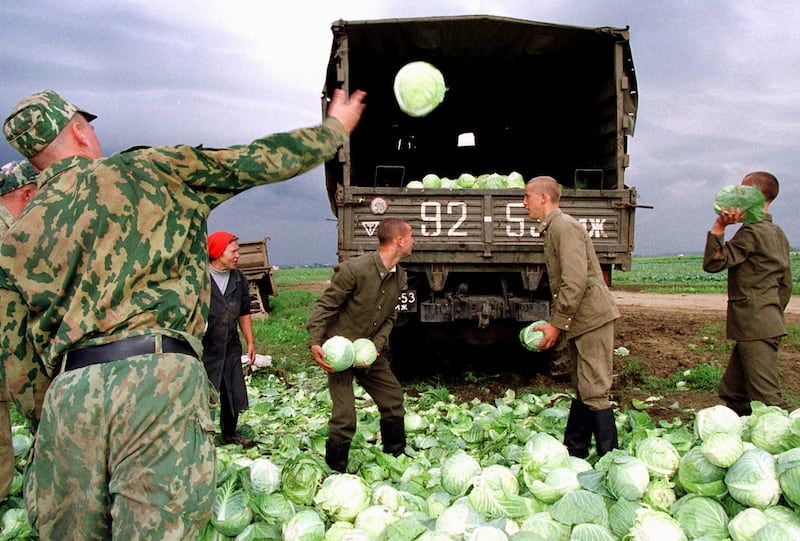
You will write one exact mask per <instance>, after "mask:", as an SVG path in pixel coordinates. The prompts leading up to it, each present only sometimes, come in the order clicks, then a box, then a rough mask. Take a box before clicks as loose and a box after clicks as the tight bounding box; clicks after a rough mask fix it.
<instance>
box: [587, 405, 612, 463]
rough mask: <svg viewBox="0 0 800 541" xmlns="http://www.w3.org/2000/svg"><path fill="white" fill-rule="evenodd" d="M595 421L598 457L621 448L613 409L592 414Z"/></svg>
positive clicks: (595, 440)
mask: <svg viewBox="0 0 800 541" xmlns="http://www.w3.org/2000/svg"><path fill="white" fill-rule="evenodd" d="M591 415H592V418H593V419H594V442H595V444H596V445H597V456H603V455H604V454H606V453H607V452H609V451H611V450H612V449H616V448H617V447H619V442H618V441H617V423H616V422H615V421H614V410H613V409H612V408H608V409H604V410H597V411H592V412H591Z"/></svg>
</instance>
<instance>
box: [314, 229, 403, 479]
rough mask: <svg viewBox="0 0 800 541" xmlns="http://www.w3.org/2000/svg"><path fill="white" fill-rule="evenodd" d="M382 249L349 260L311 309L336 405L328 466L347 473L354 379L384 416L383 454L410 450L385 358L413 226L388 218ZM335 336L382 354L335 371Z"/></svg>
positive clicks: (398, 392) (398, 393)
mask: <svg viewBox="0 0 800 541" xmlns="http://www.w3.org/2000/svg"><path fill="white" fill-rule="evenodd" d="M377 234H378V242H379V246H378V249H377V250H376V251H374V252H371V253H367V254H364V255H360V256H357V257H353V258H351V259H347V260H345V261H343V262H341V263H340V264H338V265H336V266H335V267H334V268H333V276H332V277H331V283H330V285H329V286H328V288H327V289H326V290H325V291H323V293H322V295H321V296H320V298H319V299H318V300H317V302H316V303H315V304H314V306H313V308H312V309H311V315H310V316H309V318H308V321H307V323H306V328H307V329H308V334H309V340H308V343H309V346H310V347H311V353H312V355H313V356H314V360H315V361H316V363H317V364H318V365H320V366H321V367H322V369H323V370H325V371H326V372H327V373H328V389H329V391H330V395H331V401H332V403H333V406H332V411H331V418H330V420H329V421H328V440H327V442H326V445H325V461H326V462H327V464H328V466H330V468H331V469H332V470H335V471H339V472H345V471H347V459H348V456H349V453H350V443H351V442H352V440H353V436H354V435H355V433H356V406H355V395H354V393H353V378H354V377H355V379H356V381H357V382H358V383H359V384H360V385H361V386H362V387H363V388H364V390H365V391H367V392H368V393H369V395H370V396H371V397H372V398H373V400H375V404H376V405H377V407H378V411H379V412H380V416H381V418H380V425H381V438H382V440H383V450H384V451H385V452H387V453H391V454H393V455H395V456H398V455H400V454H402V453H403V451H404V450H405V447H406V433H405V425H404V416H405V409H404V408H403V389H402V387H401V386H400V383H399V382H398V381H397V378H396V377H395V375H394V373H393V372H392V369H391V366H390V365H389V361H388V360H387V359H386V356H387V355H386V353H387V347H388V343H389V334H390V333H391V332H392V327H394V322H395V321H396V320H397V311H396V310H395V308H396V306H397V300H398V297H399V295H400V292H401V291H403V290H404V289H406V273H405V271H404V270H403V269H402V268H400V266H399V265H398V263H399V262H400V260H401V259H403V258H404V257H408V256H409V255H411V251H412V249H413V247H414V237H413V234H412V230H411V226H410V225H409V224H408V222H406V221H404V220H400V219H398V218H386V219H384V220H383V221H382V222H381V223H380V225H379V226H378V232H377ZM332 336H344V337H345V338H349V339H350V340H355V339H357V338H369V339H370V340H372V341H373V343H374V344H375V349H376V350H377V351H378V352H379V355H378V358H377V359H376V360H375V362H374V363H372V365H370V366H369V367H367V368H355V367H353V368H348V369H347V370H344V371H342V372H335V371H334V370H333V368H331V365H330V364H328V362H327V361H326V360H325V353H324V352H323V351H322V344H323V343H324V342H325V340H327V339H328V338H330V337H332Z"/></svg>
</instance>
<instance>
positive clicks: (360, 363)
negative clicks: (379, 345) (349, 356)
mask: <svg viewBox="0 0 800 541" xmlns="http://www.w3.org/2000/svg"><path fill="white" fill-rule="evenodd" d="M353 353H354V357H353V366H355V367H357V368H364V367H367V366H369V365H371V364H372V363H374V362H375V359H377V358H378V350H376V349H375V343H374V342H373V341H372V340H370V339H369V338H356V339H355V340H353Z"/></svg>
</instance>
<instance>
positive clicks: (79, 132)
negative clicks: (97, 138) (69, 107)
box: [70, 122, 89, 146]
mask: <svg viewBox="0 0 800 541" xmlns="http://www.w3.org/2000/svg"><path fill="white" fill-rule="evenodd" d="M70 130H71V132H72V136H73V137H74V138H75V140H76V141H77V142H78V143H80V144H81V145H82V146H87V145H88V144H89V141H88V140H87V139H86V133H84V130H83V126H81V123H80V122H72V125H71V126H70Z"/></svg>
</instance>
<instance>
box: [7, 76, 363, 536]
mask: <svg viewBox="0 0 800 541" xmlns="http://www.w3.org/2000/svg"><path fill="white" fill-rule="evenodd" d="M363 98H364V93H363V92H355V93H353V94H352V95H351V96H350V99H349V101H348V100H346V97H345V95H344V94H343V92H342V91H337V92H336V93H335V94H334V95H333V97H332V100H331V102H330V104H329V108H328V113H329V117H328V118H327V119H326V120H325V122H324V123H323V124H322V125H320V126H317V127H313V128H305V129H297V130H294V131H290V132H287V133H281V134H275V135H268V136H265V137H263V138H260V139H256V140H255V141H253V142H252V143H250V144H246V145H237V146H233V147H230V148H225V149H218V150H214V149H205V148H201V147H191V146H175V147H154V148H142V147H139V148H136V149H132V150H130V151H126V152H121V153H117V154H113V155H111V156H109V157H107V158H103V157H102V151H101V148H100V143H99V141H98V139H97V137H96V136H95V133H94V129H93V127H92V125H91V124H90V123H89V122H90V121H91V120H93V119H94V118H95V116H94V115H92V114H90V113H87V112H85V111H82V110H80V109H78V108H77V107H76V106H74V105H73V104H72V103H70V102H68V101H67V100H65V99H64V98H62V97H61V96H59V95H58V94H57V93H56V92H53V91H52V90H45V91H42V92H39V93H37V94H34V95H32V96H29V97H27V98H25V99H24V100H22V101H21V102H20V103H19V104H17V106H16V107H15V108H14V109H13V111H12V112H11V114H10V115H9V116H8V118H6V120H5V123H4V125H3V132H4V135H5V137H6V139H7V140H8V142H9V143H10V144H11V145H12V146H14V147H15V148H16V149H18V150H19V151H20V152H21V153H22V154H23V155H24V156H26V157H28V159H29V160H30V162H31V163H32V164H33V165H34V166H35V167H36V168H37V169H39V170H40V173H39V177H38V184H39V190H40V191H39V194H38V195H37V197H36V198H35V200H34V201H33V202H32V204H31V205H30V206H29V207H28V210H27V211H26V212H25V214H23V216H21V217H20V219H19V221H18V222H17V225H16V226H15V227H14V228H13V229H12V230H11V231H10V232H9V233H8V234H7V235H6V238H5V240H4V241H3V243H2V245H0V306H3V310H4V318H3V324H2V327H0V346H1V347H2V351H4V352H6V353H7V355H6V358H5V359H4V363H3V364H4V365H5V370H6V374H7V375H8V373H9V371H10V372H12V373H13V374H14V375H16V376H20V375H23V374H25V375H28V377H29V382H28V384H18V385H14V386H13V388H12V386H11V385H10V387H9V390H10V391H11V393H12V399H13V400H15V402H17V403H19V404H21V405H22V406H24V407H23V408H21V410H23V411H24V412H25V413H26V414H27V415H29V416H31V415H32V416H35V415H36V409H35V408H36V406H38V404H37V402H38V400H39V399H40V396H39V395H40V393H39V391H40V385H39V383H40V381H39V379H40V376H39V371H40V369H41V367H44V371H45V375H46V377H48V378H52V381H51V382H50V384H49V388H48V389H47V393H46V395H45V396H44V404H43V406H42V413H41V421H40V423H39V428H38V432H37V437H36V443H35V446H34V460H33V464H32V467H31V472H30V475H29V476H28V479H27V480H26V486H25V498H26V506H27V508H28V514H29V519H30V520H31V523H32V525H33V526H34V527H36V528H38V530H39V533H40V535H41V536H42V538H44V539H59V540H65V539H76V540H78V539H80V540H84V539H109V538H118V539H165V538H169V539H196V538H197V537H198V535H199V532H200V530H201V528H202V527H203V526H204V524H205V523H206V522H207V521H208V519H209V518H210V515H211V512H212V509H213V503H214V491H215V450H214V445H213V441H212V438H211V433H212V431H213V427H212V424H211V419H210V415H209V410H208V399H209V395H208V392H209V389H208V387H209V384H208V379H207V377H206V373H205V369H204V368H203V364H202V363H201V362H200V361H199V360H198V359H199V358H200V357H201V355H202V345H201V338H200V337H201V336H202V333H203V331H204V328H205V324H206V319H207V315H208V304H209V296H210V293H209V292H210V283H209V272H208V256H207V253H206V218H207V217H208V214H209V212H210V211H211V209H212V208H214V207H215V206H217V205H219V204H220V203H222V202H223V201H225V200H227V199H229V198H231V197H233V196H234V195H235V194H237V193H239V192H241V191H243V190H246V189H247V188H250V187H253V186H256V185H260V184H267V183H270V182H277V181H280V180H284V179H287V178H290V177H293V176H295V175H297V174H300V173H302V172H304V171H307V170H309V169H310V168H312V167H314V166H316V165H317V164H319V163H321V162H323V161H325V160H328V159H330V158H332V157H333V156H334V155H335V153H336V151H337V149H338V148H339V147H340V146H341V145H342V144H343V143H344V142H345V140H346V139H347V137H348V135H349V133H350V132H351V131H352V130H353V129H354V128H355V126H356V125H357V124H358V121H359V119H360V116H361V112H362V110H363V107H364V105H363ZM112 517H113V520H112Z"/></svg>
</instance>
